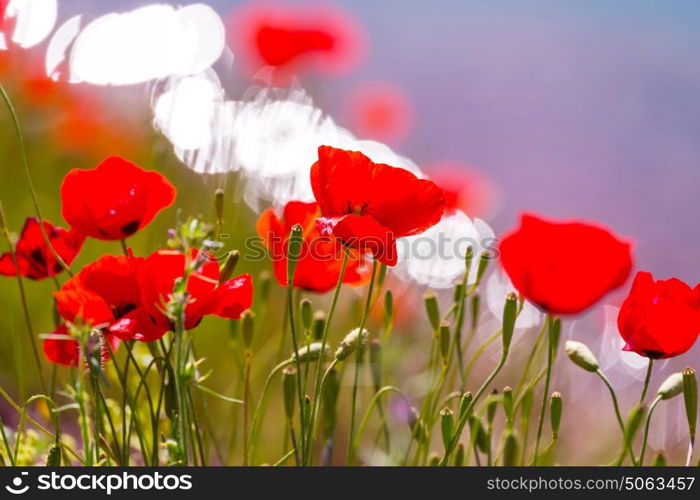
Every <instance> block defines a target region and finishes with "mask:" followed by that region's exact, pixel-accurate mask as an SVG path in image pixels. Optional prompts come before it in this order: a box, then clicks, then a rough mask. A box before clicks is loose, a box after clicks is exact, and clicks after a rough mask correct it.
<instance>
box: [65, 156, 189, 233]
mask: <svg viewBox="0 0 700 500" xmlns="http://www.w3.org/2000/svg"><path fill="white" fill-rule="evenodd" d="M175 195H176V191H175V187H174V186H173V185H172V184H170V182H168V180H167V179H166V178H165V177H163V176H162V175H161V174H160V173H158V172H153V171H146V170H143V169H141V168H139V167H137V166H136V165H134V164H133V163H129V162H128V161H126V160H124V159H122V158H118V157H112V158H108V159H106V160H105V161H104V162H102V163H101V164H100V165H99V166H98V167H97V168H95V169H92V170H81V169H74V170H71V171H70V172H68V174H67V175H66V177H65V178H64V179H63V184H62V185H61V200H62V201H63V218H64V219H65V220H66V221H67V222H68V223H69V224H71V225H72V226H73V227H75V228H76V229H78V230H80V231H82V232H83V233H85V234H86V235H88V236H91V237H93V238H97V239H100V240H119V239H123V238H126V237H127V236H131V235H132V234H134V233H135V232H136V231H138V230H139V229H141V228H143V227H144V226H146V225H147V224H148V223H149V222H151V221H152V220H153V218H154V217H155V216H156V214H158V212H160V211H161V210H163V209H164V208H167V207H169V206H170V205H172V203H173V202H174V201H175Z"/></svg>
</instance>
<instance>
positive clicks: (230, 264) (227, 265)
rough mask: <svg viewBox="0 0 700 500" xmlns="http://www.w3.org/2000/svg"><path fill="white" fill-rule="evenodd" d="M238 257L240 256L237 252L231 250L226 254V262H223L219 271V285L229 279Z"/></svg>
mask: <svg viewBox="0 0 700 500" xmlns="http://www.w3.org/2000/svg"><path fill="white" fill-rule="evenodd" d="M240 257H241V254H240V253H239V252H238V250H231V251H230V252H229V253H228V254H226V260H224V264H223V265H222V266H221V268H220V270H219V285H220V284H222V283H225V282H226V281H228V280H230V279H231V276H233V271H234V270H235V269H236V264H238V259H240Z"/></svg>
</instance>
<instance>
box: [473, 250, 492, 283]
mask: <svg viewBox="0 0 700 500" xmlns="http://www.w3.org/2000/svg"><path fill="white" fill-rule="evenodd" d="M490 261H491V252H486V251H484V252H481V255H479V267H478V268H477V269H476V285H478V284H479V283H481V278H483V277H484V273H485V272H486V268H487V267H488V265H489V262H490Z"/></svg>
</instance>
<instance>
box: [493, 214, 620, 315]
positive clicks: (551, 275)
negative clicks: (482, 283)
mask: <svg viewBox="0 0 700 500" xmlns="http://www.w3.org/2000/svg"><path fill="white" fill-rule="evenodd" d="M499 250H500V257H501V264H502V265H503V268H504V270H505V271H506V273H507V274H508V277H509V278H510V280H511V281H512V283H513V286H514V287H515V289H516V290H518V292H520V293H521V294H522V295H523V296H524V297H525V298H526V299H528V300H529V301H530V302H532V303H533V304H536V305H537V306H539V307H540V308H542V309H543V310H544V311H546V312H548V313H552V314H576V313H579V312H582V311H584V310H586V309H588V308H589V307H591V306H592V305H593V304H595V303H596V302H597V301H598V300H600V299H601V298H602V297H603V296H604V295H605V294H607V293H608V292H610V291H611V290H614V289H615V288H618V287H620V286H622V285H623V284H624V283H625V281H627V278H628V276H629V274H630V272H631V270H632V256H631V253H630V243H628V242H625V241H621V240H620V239H619V238H618V237H617V236H615V235H613V234H612V233H611V232H610V231H608V230H607V229H604V228H602V227H599V226H596V225H591V224H588V223H584V222H554V221H547V220H543V219H541V218H539V217H537V216H535V215H531V214H525V215H523V216H522V217H521V219H520V227H519V228H518V229H516V230H515V231H513V232H511V233H509V234H508V235H506V236H505V237H504V238H503V240H502V241H501V244H500V247H499Z"/></svg>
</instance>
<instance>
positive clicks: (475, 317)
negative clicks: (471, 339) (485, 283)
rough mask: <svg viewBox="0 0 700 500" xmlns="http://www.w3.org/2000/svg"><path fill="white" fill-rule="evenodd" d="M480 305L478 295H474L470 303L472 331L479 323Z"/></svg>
mask: <svg viewBox="0 0 700 500" xmlns="http://www.w3.org/2000/svg"><path fill="white" fill-rule="evenodd" d="M480 305H481V299H480V298H479V295H474V296H473V297H472V302H471V306H472V307H471V311H472V329H475V328H476V326H477V324H478V323H479V307H480Z"/></svg>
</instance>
